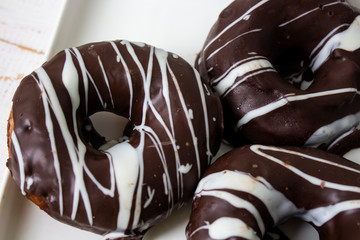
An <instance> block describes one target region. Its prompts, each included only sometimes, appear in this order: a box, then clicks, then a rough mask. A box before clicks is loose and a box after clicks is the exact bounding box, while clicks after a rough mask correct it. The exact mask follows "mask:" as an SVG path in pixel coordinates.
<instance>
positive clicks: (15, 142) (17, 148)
mask: <svg viewBox="0 0 360 240" xmlns="http://www.w3.org/2000/svg"><path fill="white" fill-rule="evenodd" d="M11 142H12V145H13V146H14V149H15V153H16V157H17V160H18V164H19V173H20V190H21V193H22V195H24V196H25V195H26V192H25V190H24V186H25V168H24V160H23V156H22V153H21V148H20V144H19V140H18V139H17V137H16V133H15V131H12V133H11Z"/></svg>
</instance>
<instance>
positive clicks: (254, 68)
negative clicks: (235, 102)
mask: <svg viewBox="0 0 360 240" xmlns="http://www.w3.org/2000/svg"><path fill="white" fill-rule="evenodd" d="M246 60H248V59H246ZM243 61H244V60H243ZM243 61H242V62H243ZM268 69H270V70H271V71H275V69H274V68H273V66H272V64H271V63H270V62H269V61H268V60H266V59H254V60H251V61H246V62H244V63H242V64H240V65H238V66H236V67H234V68H232V69H231V70H230V69H229V70H228V71H227V74H226V76H224V77H222V78H220V79H221V81H219V79H216V80H215V81H214V83H215V82H218V84H216V85H215V86H214V88H215V90H216V91H217V92H218V93H219V95H220V96H223V95H224V93H225V92H227V91H228V90H229V89H231V88H232V87H233V86H234V85H235V81H237V82H236V84H240V83H242V82H244V81H245V80H246V79H247V78H246V74H248V73H252V74H251V76H255V75H258V74H261V73H263V72H264V71H268ZM243 76H245V77H243ZM240 77H243V78H242V79H241V80H238V78H240Z"/></svg>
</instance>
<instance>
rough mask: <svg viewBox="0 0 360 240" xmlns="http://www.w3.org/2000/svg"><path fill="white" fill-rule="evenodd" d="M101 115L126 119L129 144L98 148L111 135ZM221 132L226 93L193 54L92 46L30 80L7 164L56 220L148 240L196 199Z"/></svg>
mask: <svg viewBox="0 0 360 240" xmlns="http://www.w3.org/2000/svg"><path fill="white" fill-rule="evenodd" d="M98 111H110V112H114V113H116V114H118V115H120V116H123V117H125V118H128V119H129V124H128V126H127V128H126V131H125V132H126V133H125V134H127V137H128V140H126V141H124V142H121V143H119V144H116V145H114V146H112V147H110V148H109V147H104V146H103V147H101V148H100V149H102V150H98V149H97V148H98V147H100V146H101V145H102V144H104V143H105V141H104V138H103V137H101V136H100V135H99V134H97V133H96V131H95V130H94V129H93V127H92V125H91V122H90V121H89V116H91V115H92V114H94V113H96V112H98ZM221 133H222V112H221V104H220V101H219V98H218V97H217V95H216V94H214V93H213V92H212V91H210V90H209V86H208V85H207V83H205V82H203V81H202V80H201V79H200V75H199V74H198V73H197V71H196V70H195V69H194V68H192V67H191V66H190V65H189V64H188V63H187V62H186V61H185V60H183V59H182V58H180V57H179V56H177V55H175V54H172V53H169V52H166V51H163V50H161V49H157V48H155V47H153V46H148V45H145V44H143V43H130V42H128V41H113V42H100V43H91V44H87V45H84V46H80V47H78V48H70V49H65V50H64V51H61V52H60V53H58V54H57V55H56V56H55V57H53V58H52V59H50V60H49V61H48V62H46V63H45V64H44V65H43V66H42V67H40V68H39V69H37V70H35V71H34V72H33V73H31V74H30V75H28V76H26V77H25V78H24V79H23V80H22V82H21V83H20V86H19V87H18V89H17V91H16V93H15V95H14V98H13V108H12V115H10V119H9V133H8V134H9V136H8V139H9V142H8V145H9V152H10V158H9V160H8V163H7V165H8V167H9V169H10V171H11V173H12V177H13V179H14V180H15V182H16V184H17V185H18V186H19V188H20V189H21V191H22V193H23V194H24V195H26V196H27V197H28V198H29V199H31V200H32V201H34V202H35V203H36V204H37V205H39V206H40V207H41V208H42V209H43V210H45V211H46V212H47V213H48V214H49V215H50V216H52V217H54V218H55V219H58V220H60V221H62V222H65V223H68V224H71V225H73V226H76V227H79V228H82V229H85V230H89V231H92V232H95V233H99V234H103V235H105V237H106V238H108V239H120V238H121V239H122V238H128V239H141V238H142V236H143V234H144V233H145V231H146V230H147V229H148V228H149V227H151V226H152V225H153V224H155V223H156V222H158V221H160V220H161V219H164V218H165V217H167V216H168V215H169V214H170V213H171V212H172V211H173V210H174V209H177V208H179V207H180V206H181V205H182V203H183V201H184V200H185V199H187V198H189V197H191V196H192V193H193V191H194V190H195V187H196V183H197V181H198V179H199V178H200V176H201V175H202V174H203V172H204V170H205V168H206V167H207V166H208V164H209V163H210V160H211V158H212V156H213V155H214V154H215V153H216V152H217V150H218V148H219V144H220V139H221ZM94 147H96V148H94Z"/></svg>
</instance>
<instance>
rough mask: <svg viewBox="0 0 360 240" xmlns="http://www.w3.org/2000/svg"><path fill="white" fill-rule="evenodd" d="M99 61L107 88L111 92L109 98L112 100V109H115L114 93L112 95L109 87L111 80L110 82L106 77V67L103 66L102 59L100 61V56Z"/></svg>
mask: <svg viewBox="0 0 360 240" xmlns="http://www.w3.org/2000/svg"><path fill="white" fill-rule="evenodd" d="M98 61H99V65H100V67H101V71H102V73H103V76H104V80H105V84H106V87H107V89H108V92H109V96H110V100H111V104H112V107H113V108H115V105H114V99H113V96H112V93H111V89H110V86H109V80H108V77H107V75H106V72H105V69H104V66H103V64H102V61H101V59H100V56H98Z"/></svg>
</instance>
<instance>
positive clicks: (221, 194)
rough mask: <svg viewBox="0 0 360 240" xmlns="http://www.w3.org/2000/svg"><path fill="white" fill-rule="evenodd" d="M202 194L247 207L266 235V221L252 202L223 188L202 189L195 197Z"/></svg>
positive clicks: (240, 206) (236, 205) (239, 206)
mask: <svg viewBox="0 0 360 240" xmlns="http://www.w3.org/2000/svg"><path fill="white" fill-rule="evenodd" d="M202 196H212V197H216V198H221V199H222V200H224V201H226V202H228V203H229V204H231V205H232V206H234V207H236V208H243V209H246V210H247V211H249V212H250V213H251V214H252V215H253V216H254V218H255V219H256V222H257V225H258V226H259V228H260V231H261V234H262V235H264V233H265V225H264V221H263V219H262V218H261V215H260V213H259V211H258V210H257V209H256V208H255V207H254V205H253V204H252V203H251V202H249V201H246V200H244V199H242V198H240V197H237V196H236V195H234V194H232V193H228V192H226V191H222V190H210V191H201V192H200V193H198V194H196V196H195V197H197V198H199V197H202Z"/></svg>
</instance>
